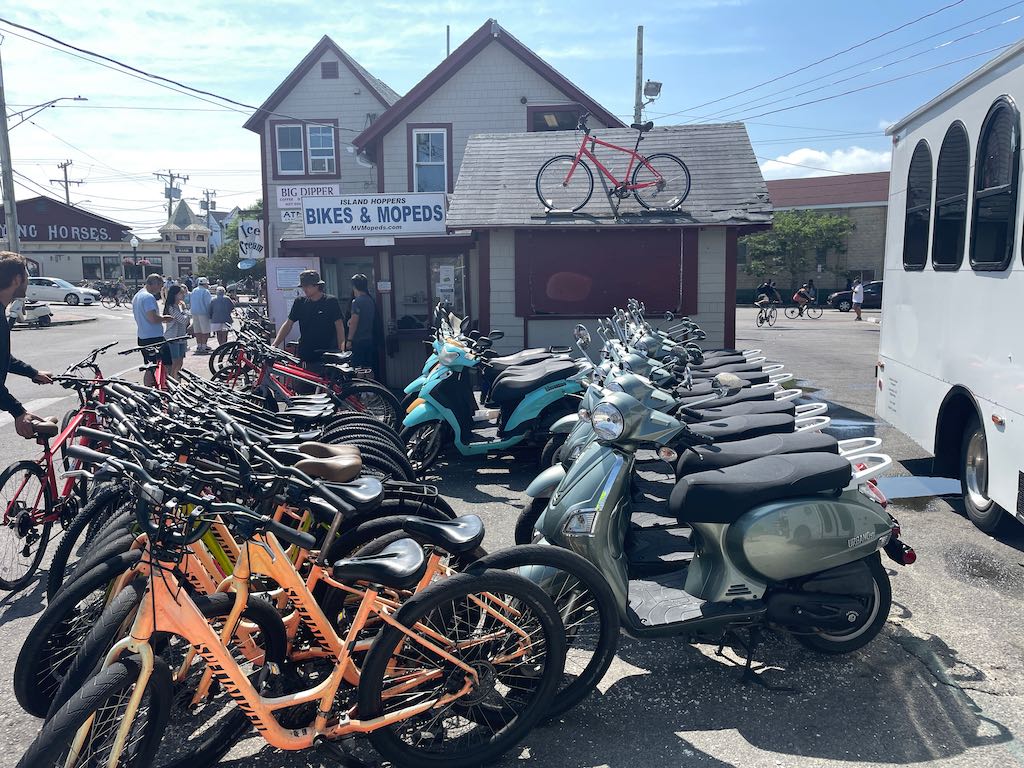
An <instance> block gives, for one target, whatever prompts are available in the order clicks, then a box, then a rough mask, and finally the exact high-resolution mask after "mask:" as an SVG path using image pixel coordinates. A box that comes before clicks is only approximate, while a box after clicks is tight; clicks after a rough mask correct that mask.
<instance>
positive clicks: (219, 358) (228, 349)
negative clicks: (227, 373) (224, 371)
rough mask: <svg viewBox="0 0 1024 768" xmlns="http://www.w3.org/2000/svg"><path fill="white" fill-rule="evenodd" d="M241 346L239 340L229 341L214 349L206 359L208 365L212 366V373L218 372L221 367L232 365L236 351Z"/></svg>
mask: <svg viewBox="0 0 1024 768" xmlns="http://www.w3.org/2000/svg"><path fill="white" fill-rule="evenodd" d="M241 346H242V345H241V344H240V343H239V342H237V341H229V342H227V343H226V344H221V345H220V346H219V347H217V348H216V349H215V350H213V352H211V353H210V357H209V358H207V360H206V363H207V365H209V366H210V375H211V376H212V375H213V374H215V373H217V371H219V370H220V369H221V368H228V367H231V365H232V363H233V362H234V360H233V358H234V357H235V353H236V351H237V350H238V348H239V347H241Z"/></svg>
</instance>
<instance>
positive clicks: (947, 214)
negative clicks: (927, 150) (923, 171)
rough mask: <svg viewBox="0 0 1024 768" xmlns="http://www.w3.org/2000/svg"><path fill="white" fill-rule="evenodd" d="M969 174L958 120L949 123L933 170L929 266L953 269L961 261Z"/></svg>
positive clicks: (968, 148) (963, 134) (966, 143)
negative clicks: (932, 212)
mask: <svg viewBox="0 0 1024 768" xmlns="http://www.w3.org/2000/svg"><path fill="white" fill-rule="evenodd" d="M970 173H971V144H970V142H969V141H968V140H967V129H966V128H964V124H963V123H961V122H960V121H959V120H958V121H956V122H955V123H953V124H952V125H951V126H949V130H947V131H946V136H945V138H944V139H943V140H942V148H941V149H940V150H939V163H938V165H937V166H936V169H935V235H934V237H932V268H933V269H937V270H947V271H953V270H957V269H960V264H961V262H963V260H964V236H965V235H966V234H967V182H968V181H969V180H970Z"/></svg>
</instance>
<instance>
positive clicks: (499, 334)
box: [488, 331, 505, 341]
mask: <svg viewBox="0 0 1024 768" xmlns="http://www.w3.org/2000/svg"><path fill="white" fill-rule="evenodd" d="M488 338H490V340H491V341H501V340H502V339H504V338H505V332H504V331H491V334H490V336H489V337H488Z"/></svg>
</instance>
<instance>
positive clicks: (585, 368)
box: [405, 301, 916, 658]
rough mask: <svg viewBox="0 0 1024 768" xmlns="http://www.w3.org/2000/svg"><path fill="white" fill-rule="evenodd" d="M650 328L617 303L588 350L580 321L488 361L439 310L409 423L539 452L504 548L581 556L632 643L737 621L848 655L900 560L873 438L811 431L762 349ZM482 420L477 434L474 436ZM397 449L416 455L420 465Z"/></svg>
mask: <svg viewBox="0 0 1024 768" xmlns="http://www.w3.org/2000/svg"><path fill="white" fill-rule="evenodd" d="M665 322H666V323H668V324H669V327H667V328H663V327H658V326H656V325H655V324H653V323H651V322H649V321H648V320H647V319H646V318H645V308H644V306H643V304H642V303H640V302H637V301H630V302H629V304H628V306H627V308H626V309H623V310H616V311H615V312H614V314H613V315H612V316H611V317H609V318H607V319H604V320H601V321H600V322H599V323H598V326H597V330H596V332H597V334H598V336H599V338H600V340H601V346H600V349H599V350H595V349H593V348H592V347H594V346H595V345H593V340H592V337H591V335H590V333H589V331H588V329H587V328H585V327H584V326H582V325H580V326H577V327H576V329H575V332H574V336H575V339H576V346H577V349H578V350H579V354H578V356H577V357H576V358H570V356H569V354H568V352H567V351H566V350H565V349H547V350H544V349H534V350H525V351H523V352H520V353H517V354H515V355H509V356H505V357H500V356H497V355H495V354H493V353H491V352H490V349H491V347H492V344H493V341H494V340H495V338H496V335H495V334H491V336H490V337H481V336H479V335H473V334H464V333H462V332H461V328H460V321H459V320H458V318H454V317H452V316H451V315H448V316H447V317H445V318H443V320H442V322H441V323H440V324H439V326H438V328H439V331H438V334H437V339H436V340H435V343H434V347H433V350H432V352H433V354H432V355H431V358H430V359H429V360H428V361H427V364H426V365H425V366H424V374H423V376H422V377H421V379H420V380H418V381H417V382H414V383H413V384H412V385H410V387H409V388H408V389H407V406H408V407H407V416H406V421H405V430H406V434H407V435H408V434H410V430H413V429H416V428H417V427H418V428H419V431H420V432H421V433H422V432H423V428H422V425H423V424H426V423H429V422H430V421H431V420H433V422H434V423H435V424H438V425H439V429H438V431H442V433H447V434H448V436H449V437H451V436H452V435H454V443H455V445H456V446H457V447H458V448H459V450H460V452H463V453H467V452H484V451H486V450H493V449H501V448H505V447H506V446H507V443H508V441H509V440H511V439H513V438H514V437H515V436H517V435H525V436H524V437H522V439H521V440H520V442H526V441H527V440H529V441H531V442H532V443H533V444H534V445H536V446H540V447H541V457H542V464H544V465H546V466H545V468H544V469H543V470H542V471H541V473H540V474H539V475H538V477H537V478H536V479H535V480H534V481H533V482H532V483H530V485H529V487H528V488H527V492H526V493H527V496H528V497H529V500H528V503H527V504H526V506H525V508H524V509H523V510H522V513H521V515H520V517H519V520H518V521H517V524H516V529H515V537H516V543H517V544H519V545H530V544H532V545H535V546H536V545H540V546H548V547H557V548H561V549H566V550H570V551H572V552H574V553H576V554H579V555H582V556H583V557H584V558H585V559H586V560H587V561H589V562H590V563H591V564H592V565H594V566H595V568H596V569H597V570H598V571H599V572H600V574H601V575H602V577H603V579H604V581H605V582H606V583H607V585H608V586H609V587H610V590H611V593H612V594H613V595H614V600H615V602H616V606H617V609H618V616H619V620H620V621H621V626H622V628H623V629H625V630H626V631H627V632H628V633H629V634H631V635H634V636H637V637H644V636H666V635H680V636H683V637H686V638H688V639H689V640H692V641H709V642H720V641H721V640H722V638H723V637H725V636H729V635H735V633H736V632H737V631H738V630H746V631H747V634H746V636H747V637H748V642H750V643H756V641H757V638H758V636H759V634H760V632H761V631H762V630H764V629H766V628H772V629H776V630H780V631H783V632H784V633H787V634H790V635H792V636H793V637H795V639H796V640H797V641H798V642H800V643H801V644H803V645H804V646H807V647H808V648H811V649H813V650H816V651H819V652H822V653H829V654H839V653H848V652H850V651H853V650H856V649H858V648H861V647H862V646H864V645H865V644H867V643H868V642H870V641H871V640H872V639H873V638H874V637H875V636H876V635H877V634H878V633H879V632H880V631H881V629H882V627H883V625H884V624H885V621H886V618H887V616H888V613H889V608H890V605H891V600H892V594H891V586H890V582H889V576H888V573H887V571H886V569H885V568H884V567H883V565H882V562H881V557H880V554H881V552H882V551H884V552H885V553H886V555H887V557H888V558H889V559H890V560H892V561H893V562H895V563H897V564H899V565H910V564H912V563H913V562H914V561H915V560H916V554H915V552H914V550H913V549H912V548H911V547H909V546H908V545H907V544H905V543H904V542H903V541H902V540H901V529H900V525H899V523H898V521H896V520H895V518H893V517H892V516H891V515H890V514H889V513H888V512H887V509H886V507H887V500H886V499H885V497H884V495H883V494H882V492H881V491H880V490H879V488H878V487H877V483H876V481H875V478H876V477H877V476H878V475H880V474H881V473H882V472H884V471H885V470H886V469H888V468H889V467H890V466H891V464H892V460H891V459H890V457H889V456H887V455H886V454H884V453H882V452H880V451H879V448H880V447H881V441H880V440H879V439H878V438H874V437H868V438H858V439H853V440H837V439H835V438H834V437H832V436H830V435H828V434H825V433H824V432H823V431H822V430H823V429H825V428H827V427H828V425H829V423H830V419H829V417H828V415H827V411H828V404H827V403H825V402H812V401H807V402H804V400H807V398H802V395H803V393H802V392H801V390H800V389H799V388H794V387H793V386H792V384H793V376H792V374H791V373H789V372H787V371H785V369H784V366H783V365H782V364H773V363H769V362H768V361H767V359H766V356H765V355H763V354H762V353H761V350H757V349H748V350H735V349H725V350H723V349H719V350H708V349H703V348H702V347H701V345H700V342H701V341H704V340H705V339H706V334H705V333H704V332H703V331H702V330H701V329H700V328H699V326H698V325H697V324H696V323H694V322H692V321H691V320H689V319H687V318H683V319H682V320H680V321H678V322H677V321H676V319H675V318H673V317H671V316H666V318H665ZM473 369H476V370H478V371H481V372H482V373H481V375H480V377H479V378H480V382H481V386H480V390H481V391H480V395H479V400H477V399H476V397H475V396H474V394H473V391H472V385H471V379H470V376H469V373H470V372H471V371H472V370H473ZM452 382H455V383H456V384H457V385H458V386H457V387H456V386H454V385H453V383H452ZM787 385H788V386H787ZM456 389H459V390H461V391H462V392H463V394H462V397H463V398H464V399H463V401H462V403H461V405H459V404H458V403H457V402H456V401H453V400H451V399H449V397H448V396H449V394H450V392H452V391H455V390H456ZM467 393H468V395H467ZM556 395H557V399H549V398H556ZM488 408H493V409H494V410H496V411H497V413H496V414H493V413H486V410H487V409H488ZM460 409H461V411H460ZM481 411H485V413H484V414H482V415H481V413H480V412H481ZM474 412H475V414H474ZM527 414H532V418H527ZM472 415H475V417H476V418H475V420H474V419H473V418H472ZM485 419H490V421H491V422H492V425H491V429H492V431H491V433H490V434H487V435H486V436H483V435H481V436H480V437H477V438H476V439H474V432H476V433H477V434H480V432H478V430H479V425H480V424H481V423H483V422H484V421H485ZM524 421H528V422H530V427H529V428H527V429H525V430H524V429H522V427H521V424H522V423H523V422H524ZM467 427H468V429H467ZM476 445H480V446H482V447H481V448H474V446H476ZM409 447H410V457H411V458H412V459H413V461H414V463H415V462H416V460H417V458H420V459H422V458H423V457H424V456H429V458H430V459H431V460H433V459H434V458H436V456H437V453H436V451H435V452H434V453H433V454H432V455H430V454H429V453H420V454H417V453H416V452H415V448H417V447H421V444H419V443H416V444H410V445H409ZM467 448H468V449H470V451H467V450H466V449H467ZM748 658H749V654H748Z"/></svg>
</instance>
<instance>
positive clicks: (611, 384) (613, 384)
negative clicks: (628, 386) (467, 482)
mask: <svg viewBox="0 0 1024 768" xmlns="http://www.w3.org/2000/svg"><path fill="white" fill-rule="evenodd" d="M604 388H605V389H607V390H608V391H609V392H621V391H622V385H621V384H619V382H617V381H606V382H605V384H604Z"/></svg>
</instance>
